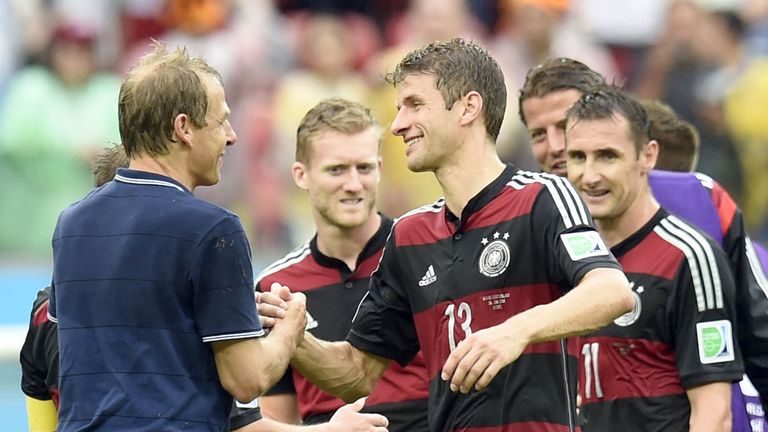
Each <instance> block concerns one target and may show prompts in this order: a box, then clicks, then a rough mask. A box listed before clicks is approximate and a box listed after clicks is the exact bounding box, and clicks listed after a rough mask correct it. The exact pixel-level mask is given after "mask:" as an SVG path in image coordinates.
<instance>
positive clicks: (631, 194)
mask: <svg viewBox="0 0 768 432" xmlns="http://www.w3.org/2000/svg"><path fill="white" fill-rule="evenodd" d="M566 139H567V141H568V152H567V153H568V180H570V181H571V183H573V185H574V186H575V187H576V189H577V190H578V191H579V193H580V194H581V197H582V198H583V199H584V201H585V202H586V204H587V207H589V211H590V212H591V213H592V217H594V219H595V220H596V221H598V222H605V221H610V220H616V219H618V218H621V217H623V216H625V215H626V214H627V212H628V210H629V209H631V208H632V206H633V205H635V204H636V203H637V202H638V197H639V196H640V193H641V192H642V191H643V190H644V189H645V188H647V187H648V183H647V182H648V180H647V173H648V171H650V170H651V169H652V168H653V164H654V163H655V156H654V155H653V154H651V153H650V152H649V150H648V147H649V145H648V144H646V146H645V148H644V149H643V151H641V152H640V155H638V154H637V151H636V150H635V144H634V143H633V141H632V139H631V137H630V129H629V122H628V121H627V120H626V119H625V118H624V117H623V116H620V115H617V116H615V117H613V118H608V119H600V120H579V121H578V122H576V123H574V124H569V125H568V129H567V130H566Z"/></svg>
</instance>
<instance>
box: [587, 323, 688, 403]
mask: <svg viewBox="0 0 768 432" xmlns="http://www.w3.org/2000/svg"><path fill="white" fill-rule="evenodd" d="M581 342H582V350H583V351H582V353H581V354H582V355H581V357H580V358H579V394H580V395H581V398H582V402H583V403H585V404H589V403H600V402H606V401H611V400H616V399H626V398H651V397H658V396H667V395H675V394H683V393H685V389H683V386H682V384H681V383H680V377H679V375H678V371H677V366H676V363H675V353H674V351H673V349H672V347H670V346H669V345H667V344H665V343H662V342H657V341H651V340H646V339H629V338H620V337H609V336H594V337H593V336H590V337H581ZM587 378H589V381H590V383H589V384H588V383H587V382H586V381H587ZM598 382H599V384H598ZM598 393H601V394H598Z"/></svg>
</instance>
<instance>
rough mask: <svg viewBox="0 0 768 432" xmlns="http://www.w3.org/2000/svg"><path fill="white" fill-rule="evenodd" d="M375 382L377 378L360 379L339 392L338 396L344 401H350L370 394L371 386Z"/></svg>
mask: <svg viewBox="0 0 768 432" xmlns="http://www.w3.org/2000/svg"><path fill="white" fill-rule="evenodd" d="M377 382H378V380H370V379H362V380H361V381H359V382H357V383H356V384H355V385H354V386H351V387H349V388H348V389H347V390H346V391H345V392H343V393H342V394H340V395H339V397H340V398H341V400H343V401H344V402H346V403H352V402H354V401H356V400H358V399H360V398H361V397H366V396H368V395H369V394H371V392H373V388H374V387H376V383H377Z"/></svg>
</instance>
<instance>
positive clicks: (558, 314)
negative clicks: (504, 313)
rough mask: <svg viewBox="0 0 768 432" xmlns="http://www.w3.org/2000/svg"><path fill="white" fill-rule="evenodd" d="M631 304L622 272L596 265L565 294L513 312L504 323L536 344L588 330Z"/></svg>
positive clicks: (630, 307)
mask: <svg viewBox="0 0 768 432" xmlns="http://www.w3.org/2000/svg"><path fill="white" fill-rule="evenodd" d="M634 307H635V300H634V297H633V296H632V292H631V291H630V289H629V282H628V281H627V277H626V276H625V275H624V273H622V272H621V271H619V270H616V269H611V268H597V269H593V270H591V271H589V272H588V273H587V274H586V275H584V277H583V278H582V280H581V281H580V282H579V284H578V285H577V286H576V287H574V288H573V289H572V290H571V291H570V292H568V294H566V295H564V296H563V297H561V298H559V299H557V300H556V301H554V302H552V303H549V304H545V305H541V306H537V307H535V308H531V309H529V310H527V311H525V312H522V313H520V314H518V315H515V316H514V317H512V318H510V319H509V320H507V322H506V323H505V324H504V325H507V326H508V327H509V328H510V329H513V331H514V332H515V333H518V334H520V335H521V336H522V337H523V338H525V339H526V340H527V341H528V343H529V344H530V343H538V342H545V341H551V340H558V339H562V338H564V337H569V336H576V335H581V334H585V333H590V332H592V331H595V330H597V329H599V328H601V327H604V326H606V325H608V324H609V323H610V322H611V321H613V320H614V319H616V318H618V317H619V316H621V315H623V314H625V313H627V312H630V311H632V309H633V308H634Z"/></svg>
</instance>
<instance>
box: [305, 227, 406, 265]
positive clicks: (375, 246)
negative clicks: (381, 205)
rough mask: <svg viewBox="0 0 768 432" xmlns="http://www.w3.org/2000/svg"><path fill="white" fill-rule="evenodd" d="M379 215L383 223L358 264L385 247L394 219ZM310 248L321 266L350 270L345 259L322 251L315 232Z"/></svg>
mask: <svg viewBox="0 0 768 432" xmlns="http://www.w3.org/2000/svg"><path fill="white" fill-rule="evenodd" d="M379 215H380V216H381V225H379V229H378V230H377V231H376V233H375V234H374V235H373V237H371V238H370V239H369V240H368V243H366V244H365V247H364V248H363V250H362V251H361V252H360V255H358V257H357V264H360V263H361V262H363V261H365V260H366V259H368V258H370V257H371V256H373V255H375V254H376V252H378V251H379V250H380V249H381V248H383V247H384V244H385V243H386V242H387V237H388V236H389V231H390V230H391V229H392V219H390V218H388V217H387V216H385V215H383V214H381V213H379ZM309 250H310V251H311V252H312V258H314V259H315V261H316V262H317V263H318V264H320V265H321V266H323V267H329V268H340V269H346V270H348V267H347V264H346V263H345V262H344V261H342V260H340V259H337V258H333V257H330V256H328V255H325V254H323V253H322V252H320V249H318V247H317V234H315V236H314V237H312V240H310V242H309Z"/></svg>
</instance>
